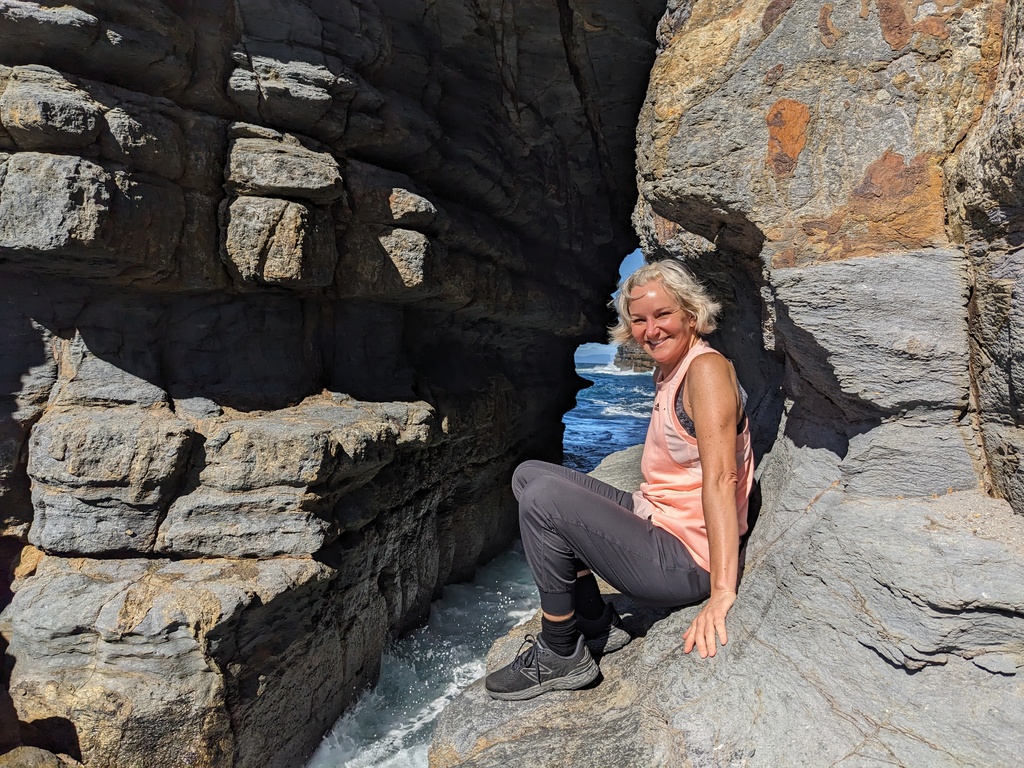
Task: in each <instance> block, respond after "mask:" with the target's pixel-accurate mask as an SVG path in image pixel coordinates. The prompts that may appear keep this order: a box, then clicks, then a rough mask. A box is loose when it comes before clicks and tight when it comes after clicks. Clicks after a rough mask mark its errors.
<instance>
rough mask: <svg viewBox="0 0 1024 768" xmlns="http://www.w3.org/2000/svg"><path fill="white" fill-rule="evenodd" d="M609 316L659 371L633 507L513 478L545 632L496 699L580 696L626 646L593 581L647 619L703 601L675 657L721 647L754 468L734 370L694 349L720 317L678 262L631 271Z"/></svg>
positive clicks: (604, 493) (539, 475)
mask: <svg viewBox="0 0 1024 768" xmlns="http://www.w3.org/2000/svg"><path fill="white" fill-rule="evenodd" d="M615 306H616V308H617V310H618V313H619V321H618V324H617V325H615V326H614V327H613V328H612V331H611V335H612V338H613V339H614V340H615V341H619V342H622V341H625V340H627V339H629V338H630V337H632V338H633V339H635V340H636V342H637V343H638V344H639V345H640V346H641V347H642V348H643V349H644V351H645V352H646V353H647V354H648V355H650V356H651V357H652V358H653V359H654V363H655V376H654V379H655V386H656V393H655V400H654V411H653V413H652V415H651V423H650V426H649V427H648V431H647V441H646V443H645V444H644V453H643V460H642V462H641V468H642V470H643V475H644V483H643V484H642V485H641V486H640V490H639V491H637V492H636V493H635V494H632V495H631V494H628V493H625V492H623V491H619V490H618V489H616V488H614V487H612V486H610V485H608V484H606V483H602V482H601V481H599V480H595V479H594V478H592V477H590V476H588V475H584V474H582V473H580V472H576V471H574V470H571V469H566V468H564V467H560V466H557V465H554V464H548V463H546V462H540V461H527V462H525V463H524V464H521V465H520V466H519V468H518V469H516V472H515V475H514V476H513V479H512V488H513V491H514V492H515V494H516V498H517V499H518V500H519V519H520V528H521V532H522V537H523V546H524V549H525V551H526V558H527V561H528V562H529V564H530V569H531V570H532V572H533V577H534V580H535V581H536V582H537V587H538V589H539V591H540V599H541V612H542V614H541V627H542V629H541V633H540V636H539V637H538V638H536V639H533V638H530V637H528V638H527V643H528V644H529V647H528V648H527V649H526V650H525V651H524V652H523V653H521V654H520V655H519V656H518V657H517V658H516V659H515V660H514V661H513V662H512V663H511V664H509V665H508V666H506V667H503V668H502V669H499V670H498V671H496V672H494V673H492V674H490V675H488V676H487V680H486V688H487V691H488V693H489V694H490V695H491V696H492V697H493V698H497V699H506V700H522V699H530V698H533V697H534V696H537V695H539V694H541V693H544V692H545V691H550V690H574V689H576V688H582V687H583V686H585V685H587V684H588V683H590V682H592V681H593V680H594V679H595V678H596V677H597V676H598V674H599V673H598V668H597V664H596V663H595V662H594V659H593V654H594V653H597V654H603V653H610V652H612V651H615V650H618V649H619V648H621V647H623V646H624V645H625V644H626V643H628V642H629V641H630V640H631V639H632V638H631V637H630V635H629V633H628V632H626V631H625V629H624V628H623V627H622V623H621V620H620V619H619V616H618V614H617V613H616V612H615V610H614V608H613V607H612V606H611V605H610V604H606V603H605V602H604V600H603V599H602V597H601V594H600V591H599V590H598V586H597V580H596V579H595V577H594V574H595V573H596V574H598V575H600V576H601V577H602V578H603V579H605V580H606V581H607V582H609V583H610V584H612V585H613V586H614V587H616V588H617V589H618V590H619V591H621V592H622V593H623V594H626V595H629V596H630V597H633V598H635V599H636V600H638V601H640V602H643V603H647V604H649V605H653V606H656V607H665V608H671V607H677V606H683V605H691V604H693V603H698V602H700V601H702V600H705V599H707V602H706V603H705V605H704V607H703V608H702V609H701V611H700V613H698V614H697V617H696V618H695V619H694V620H693V622H692V623H691V624H690V627H689V629H687V631H686V632H685V634H684V635H683V637H684V640H685V644H684V647H683V650H684V652H686V653H690V652H691V651H692V650H693V648H694V647H696V648H697V652H698V653H699V654H700V656H701V658H706V657H708V656H714V655H715V653H716V650H717V641H718V640H720V641H721V643H722V644H723V645H724V644H725V643H726V642H727V641H728V634H727V632H726V625H725V619H726V615H727V614H728V612H729V609H730V608H731V607H732V605H733V603H734V602H735V600H736V587H737V580H738V577H739V567H740V565H739V561H740V552H739V550H740V537H741V536H742V535H743V534H744V533H745V532H746V530H747V501H748V498H749V496H750V491H751V488H752V485H753V477H754V462H753V456H752V454H751V450H750V432H749V429H748V426H747V419H746V416H745V415H744V411H743V408H744V405H745V400H746V393H745V392H744V391H743V389H742V388H741V387H740V386H739V383H738V382H737V380H736V373H735V371H734V370H733V367H732V364H731V363H730V362H729V361H728V360H726V359H725V358H724V357H722V355H721V354H719V353H718V352H716V351H715V350H713V349H712V348H711V347H710V346H708V344H707V343H706V342H705V341H704V340H703V336H705V335H706V334H708V333H710V332H712V331H713V330H714V329H715V319H716V317H717V315H718V313H719V311H720V306H719V305H718V304H717V303H716V302H714V301H712V300H711V298H710V297H709V296H708V295H707V293H706V292H705V290H704V288H703V287H702V286H701V285H700V284H699V283H697V282H696V281H695V280H694V279H693V277H692V276H691V275H690V273H689V272H688V271H687V270H686V269H685V268H684V267H683V266H681V265H680V264H679V263H678V262H675V261H659V262H655V263H653V264H648V265H645V266H643V267H641V268H640V269H638V270H637V271H636V272H634V273H633V274H632V275H630V276H629V277H628V278H626V280H625V281H624V282H623V283H622V285H621V286H620V288H619V295H618V297H617V299H616V300H615ZM716 638H717V640H716Z"/></svg>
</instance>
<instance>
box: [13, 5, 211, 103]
mask: <svg viewBox="0 0 1024 768" xmlns="http://www.w3.org/2000/svg"><path fill="white" fill-rule="evenodd" d="M87 8H88V11H87V10H85V9H79V8H75V7H71V6H66V5H65V6H57V7H52V6H47V5H44V4H42V3H37V2H28V1H23V0H5V1H4V2H3V4H0V43H2V46H3V50H4V51H5V57H9V60H11V61H16V62H18V63H22V64H55V63H57V62H59V65H60V68H61V69H67V70H70V71H75V72H79V73H81V74H83V75H86V76H91V77H96V78H98V79H104V80H108V81H110V82H113V83H117V84H118V85H122V86H125V87H127V88H133V89H135V90H138V91H145V92H148V93H159V94H164V93H168V94H170V93H175V92H177V91H180V90H181V88H182V87H183V86H184V85H185V84H186V83H187V82H188V74H189V69H188V68H189V62H190V59H191V57H192V52H193V46H194V38H193V35H192V32H191V30H190V29H189V28H188V25H187V24H185V23H184V22H183V21H182V20H181V19H180V18H179V17H178V16H177V15H175V14H174V13H173V12H172V11H171V10H170V9H169V8H167V7H166V6H165V5H164V4H163V3H160V2H158V1H157V0H137V1H136V2H129V1H128V0H113V2H109V3H105V4H102V5H98V4H89V5H88V6H87Z"/></svg>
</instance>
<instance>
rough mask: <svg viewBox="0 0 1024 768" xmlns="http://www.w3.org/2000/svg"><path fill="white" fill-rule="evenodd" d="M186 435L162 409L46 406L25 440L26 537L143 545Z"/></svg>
mask: <svg viewBox="0 0 1024 768" xmlns="http://www.w3.org/2000/svg"><path fill="white" fill-rule="evenodd" d="M190 440H191V429H190V428H189V426H188V424H186V423H185V422H183V421H181V420H180V419H177V418H174V417H173V415H171V414H170V413H166V412H164V413H163V414H161V413H160V411H157V412H156V413H152V412H146V411H143V410H141V409H136V408H119V409H114V408H109V409H107V408H96V409H78V410H74V411H71V412H63V413H61V412H58V411H51V412H48V413H47V414H46V415H45V416H44V417H43V418H42V419H40V421H39V422H38V423H37V424H36V426H35V428H34V429H33V430H32V436H31V438H30V440H29V447H28V475H29V477H30V478H31V480H32V506H33V508H34V516H33V520H32V528H31V530H30V531H29V541H31V542H32V543H33V544H35V545H36V546H38V547H39V548H41V549H43V550H45V551H47V552H63V553H88V554H100V553H114V552H121V551H131V552H151V551H152V549H153V545H154V542H155V539H156V532H157V526H158V525H159V523H160V520H161V519H162V518H163V516H164V514H165V512H166V509H167V504H168V503H169V501H170V499H171V497H172V495H173V493H174V492H175V491H176V488H177V483H178V482H179V480H180V478H181V476H182V474H183V473H184V470H185V460H186V457H187V456H188V449H189V442H190Z"/></svg>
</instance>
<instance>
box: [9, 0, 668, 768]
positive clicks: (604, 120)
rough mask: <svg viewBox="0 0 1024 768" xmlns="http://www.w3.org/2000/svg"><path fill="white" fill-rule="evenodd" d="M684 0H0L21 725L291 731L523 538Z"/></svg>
mask: <svg viewBox="0 0 1024 768" xmlns="http://www.w3.org/2000/svg"><path fill="white" fill-rule="evenodd" d="M662 10H663V3H659V2H657V1H656V0H644V1H643V2H638V3H630V4H626V5H623V4H621V3H616V2H605V1H602V2H598V3H580V2H575V1H566V2H559V3H549V2H540V1H539V0H538V1H537V2H521V3H516V4H514V5H510V4H508V3H499V2H484V3H479V2H464V1H463V0H443V2H440V3H433V4H430V6H429V7H428V8H427V9H426V10H424V6H423V5H422V3H416V2H398V3H375V2H373V1H372V0H358V1H357V2H351V3H324V2H309V1H308V0H237V1H236V2H219V1H215V2H202V3H199V2H176V1H175V2H163V1H162V0H141V2H140V1H139V0H130V1H129V0H114V1H112V2H102V3H100V2H92V1H91V0H81V1H80V2H74V3H72V4H60V5H53V4H52V3H44V2H33V1H30V0H0V272H2V277H3V281H4V286H5V288H4V292H3V300H2V302H0V327H2V328H3V335H2V342H0V343H2V345H3V347H2V350H0V382H2V387H0V521H2V531H0V532H2V534H4V535H6V536H7V537H10V538H9V539H7V540H5V541H6V542H7V543H11V542H15V543H16V544H17V546H14V547H13V548H12V547H6V548H5V549H4V552H6V553H9V555H10V556H11V557H12V558H13V559H12V562H11V563H10V566H11V569H10V570H12V571H13V569H14V565H15V564H19V565H18V567H17V570H16V572H15V575H14V578H13V586H14V588H15V594H14V596H13V598H12V597H11V595H10V594H6V593H5V595H4V597H3V601H4V602H5V603H6V602H10V604H9V605H8V606H7V608H6V610H5V611H4V613H3V620H2V622H0V631H2V634H3V637H4V639H5V642H6V643H8V646H7V654H8V656H7V660H8V666H9V667H10V678H9V691H10V702H9V703H12V704H13V707H14V708H15V709H16V715H17V717H18V718H19V719H20V721H21V730H20V739H21V740H22V741H25V742H26V743H29V744H31V746H33V747H36V748H40V747H41V748H46V749H49V750H51V751H53V752H60V753H63V754H64V755H66V756H70V757H69V758H68V759H70V758H74V759H80V760H81V761H82V762H84V763H85V764H87V765H89V766H111V767H113V766H117V767H118V768H128V767H129V766H143V765H144V766H147V767H148V768H157V767H158V766H162V765H179V764H181V763H182V761H183V760H184V761H185V762H187V763H188V764H189V765H194V766H218V768H221V767H223V766H240V767H241V766H254V765H260V766H294V765H298V764H300V763H301V762H302V760H303V759H304V757H305V756H307V755H308V754H309V753H311V751H312V749H313V748H314V747H315V745H316V743H317V741H318V740H319V738H320V736H321V735H322V734H323V732H324V731H325V730H326V729H327V727H328V726H329V725H330V723H331V722H332V721H333V720H334V719H335V718H336V717H337V716H338V714H339V713H340V712H341V711H342V709H343V708H344V707H345V706H346V704H347V703H349V702H350V701H352V699H353V697H354V696H355V695H356V694H357V693H358V692H359V691H360V690H361V689H363V688H364V687H365V686H366V685H367V684H369V683H371V682H372V681H373V679H374V678H375V676H376V671H377V666H378V663H379V655H380V650H381V647H382V645H383V643H384V641H385V639H386V638H387V636H388V635H389V633H393V632H398V631H401V630H402V629H404V628H406V627H409V626H411V625H412V624H414V623H415V622H417V621H418V620H419V619H421V618H422V617H423V615H424V614H425V612H426V610H427V607H428V604H429V601H430V599H431V598H432V597H433V596H434V595H436V594H437V592H438V591H439V590H440V588H441V587H442V586H443V585H444V584H445V583H447V582H449V581H451V580H455V579H462V578H465V577H467V576H468V575H470V574H471V573H472V571H473V569H474V568H475V566H476V564H477V563H478V562H480V561H481V560H483V559H485V558H487V557H489V556H491V555H493V554H495V553H496V552H497V551H500V549H501V548H502V547H503V546H504V545H505V544H506V543H507V542H508V541H509V540H510V539H511V537H512V536H513V535H514V533H515V518H514V515H513V513H512V508H511V504H510V501H511V499H510V494H509V492H508V490H507V480H508V476H509V475H510V471H511V469H512V467H513V466H514V465H515V464H516V463H517V462H518V461H519V460H520V459H522V458H526V457H528V456H547V457H548V458H557V456H558V453H559V439H560V425H559V417H560V415H561V414H562V413H563V412H564V411H565V410H566V409H567V408H568V407H570V406H571V404H572V400H573V395H574V393H575V391H576V389H577V387H578V386H579V385H578V379H577V378H576V377H575V374H574V371H573V365H572V351H573V350H574V348H575V346H576V345H577V344H578V343H581V342H583V341H597V340H603V336H604V326H605V325H606V322H607V318H606V315H605V311H604V303H605V301H606V291H607V289H608V287H609V286H611V284H612V282H613V280H614V275H615V269H616V265H617V263H618V261H619V260H620V259H621V257H622V255H623V254H625V253H626V252H628V251H629V250H630V249H632V248H633V247H634V246H635V243H636V237H635V234H634V232H633V231H632V230H631V228H630V227H629V215H630V210H631V209H632V207H633V205H634V202H635V184H634V182H633V179H634V168H635V165H634V157H635V153H634V145H635V139H634V135H635V134H634V127H635V120H636V114H637V112H638V111H639V108H640V105H641V101H642V98H643V83H644V82H645V81H646V78H647V74H648V72H649V70H650V66H651V63H652V61H653V57H654V52H655V50H654V32H655V27H656V24H657V19H658V17H659V16H660V14H661V12H662ZM579 254H586V259H581V258H580V257H579ZM19 550H20V554H19ZM11 553H13V554H11ZM5 565H6V564H5ZM7 570H8V569H5V573H6V571H7ZM5 701H6V699H5ZM0 703H3V702H0ZM8 708H9V707H8ZM4 738H5V739H7V740H8V741H10V740H11V739H13V740H14V741H18V738H19V737H17V734H15V736H14V737H10V738H8V736H5V737H4ZM5 744H7V741H5Z"/></svg>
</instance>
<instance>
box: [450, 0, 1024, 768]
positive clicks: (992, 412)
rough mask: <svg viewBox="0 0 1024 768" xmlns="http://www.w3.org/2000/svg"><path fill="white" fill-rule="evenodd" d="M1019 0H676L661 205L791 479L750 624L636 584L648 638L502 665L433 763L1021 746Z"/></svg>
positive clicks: (654, 156) (652, 203)
mask: <svg viewBox="0 0 1024 768" xmlns="http://www.w3.org/2000/svg"><path fill="white" fill-rule="evenodd" d="M1022 14H1024V3H1021V2H1019V1H1017V0H1011V1H1010V2H1006V3H1003V2H997V1H996V2H980V3H961V2H951V3H940V4H931V3H916V2H915V3H911V2H906V3H904V2H883V1H882V0H879V1H878V2H877V3H872V2H864V3H860V4H856V3H854V4H841V3H835V4H833V3H820V2H803V0H771V1H770V2H769V1H768V0H762V1H761V2H754V3H734V2H728V1H727V0H695V1H694V2H689V1H687V0H681V1H680V2H670V3H669V5H668V9H667V11H666V14H665V16H664V17H663V19H662V21H661V23H660V26H659V55H658V58H657V60H656V62H655V65H654V68H653V71H652V74H651V80H650V85H649V90H648V95H647V100H646V102H645V105H644V109H643V111H642V113H641V118H640V125H639V128H638V143H639V152H638V154H639V160H638V172H639V173H638V179H639V184H640V195H641V196H640V201H639V203H638V205H637V208H636V211H635V214H634V222H635V224H636V227H637V230H638V232H639V233H640V236H641V241H642V246H643V248H644V251H645V253H646V255H647V256H648V258H666V257H671V258H678V259H682V260H683V261H685V262H686V263H687V264H689V265H690V266H691V267H692V268H693V270H694V271H695V272H696V273H697V274H698V275H700V276H701V277H703V278H704V279H705V280H706V281H707V282H709V283H710V284H711V285H712V287H713V289H714V290H715V292H716V293H717V294H718V295H719V296H720V297H721V298H722V299H723V303H724V304H725V322H724V323H723V325H722V328H721V332H720V333H719V334H717V335H716V338H715V339H714V343H716V344H718V345H720V346H721V347H722V348H723V349H725V351H726V353H727V354H729V355H730V356H731V357H732V358H733V359H734V361H735V362H736V365H737V369H738V371H739V375H740V378H741V380H742V381H743V383H744V385H745V386H746V387H747V389H748V391H749V392H750V394H751V401H750V403H749V407H750V411H751V419H752V423H753V426H754V428H755V443H756V445H757V446H758V452H759V453H763V454H764V455H763V458H762V460H761V463H760V468H759V477H760V484H761V488H762V491H763V495H764V507H763V511H762V513H761V519H760V522H759V523H758V526H757V528H756V529H755V531H754V534H753V536H752V538H751V541H750V552H749V553H748V554H749V556H748V567H747V571H746V573H745V576H744V579H743V583H742V587H741V590H740V595H739V601H738V602H737V604H736V606H735V608H734V609H733V611H732V613H731V614H730V626H729V644H728V646H726V647H725V648H724V649H723V650H722V652H721V653H720V654H719V655H718V656H717V657H716V658H715V659H714V660H711V661H701V660H699V659H697V658H694V657H687V656H685V655H684V654H683V653H682V639H681V635H682V632H683V631H684V630H685V628H686V627H687V626H688V624H689V621H690V620H691V618H692V616H693V615H694V614H695V612H696V610H697V609H696V608H690V609H685V610H683V611H680V612H678V613H675V614H673V615H671V616H669V617H667V618H666V617H664V616H654V615H651V614H649V613H645V612H643V611H642V610H640V609H639V608H638V607H636V606H629V605H627V604H624V605H623V607H624V608H625V609H628V610H630V611H631V612H632V613H633V614H634V616H633V626H634V628H635V629H636V630H637V631H638V632H639V634H640V635H641V636H642V639H641V640H640V641H638V642H637V643H635V644H634V645H632V646H629V647H627V648H626V649H625V650H623V651H621V652H619V653H618V654H616V655H615V656H612V657H610V658H608V659H607V660H605V661H603V662H602V670H603V673H604V677H605V679H604V681H603V682H602V683H601V684H600V685H599V686H598V687H597V688H595V689H593V690H590V691H582V692H578V693H564V694H557V695H554V696H545V697H542V698H541V699H539V700H538V701H537V702H535V703H529V704H525V705H517V706H516V707H515V708H512V707H509V706H507V705H499V703H496V702H490V701H489V700H487V699H486V695H485V692H484V691H483V689H482V686H480V685H476V686H474V687H473V688H471V689H470V690H469V691H468V692H467V694H466V697H465V698H464V699H463V700H460V701H459V702H457V703H456V704H455V705H454V706H453V708H452V711H451V712H449V713H446V715H445V718H444V721H443V723H442V725H441V726H440V728H439V731H438V735H437V737H436V738H435V742H434V747H433V752H432V754H433V764H434V765H437V766H443V765H462V766H469V765H472V766H477V767H478V768H483V767H484V766H490V765H498V764H505V763H507V762H508V761H509V760H510V759H520V760H522V759H526V758H528V757H529V756H530V755H534V754H536V755H543V756H544V760H549V761H550V762H551V764H580V765H582V764H606V763H612V762H614V763H615V764H617V765H635V766H641V765H643V766H649V765H659V766H669V765H691V764H692V765H749V766H775V765H868V764H878V763H885V764H892V765H905V766H923V765H928V766H947V765H948V766H963V765H1012V764H1013V763H1014V760H1015V758H1014V757H1013V755H1015V754H1016V747H1015V745H1014V743H1013V741H1012V740H1013V736H1012V734H1016V733H1020V732H1021V729H1022V728H1024V682H1022V681H1024V676H1022V675H1021V674H1020V671H1021V669H1022V667H1024V644H1022V643H1021V640H1020V638H1021V637H1024V594H1022V592H1021V589H1020V579H1021V575H1022V574H1024V527H1022V525H1021V517H1020V514H1021V513H1024V502H1022V501H1021V498H1022V497H1021V492H1020V487H1021V486H1020V478H1021V474H1020V468H1019V461H1018V458H1019V445H1020V443H1021V439H1020V428H1021V425H1020V415H1019V411H1018V406H1017V388H1018V384H1017V382H1018V381H1019V379H1020V370H1019V368H1020V362H1021V359H1022V350H1024V347H1022V346H1021V341H1020V334H1018V333H1016V332H1015V329H1017V328H1018V327H1019V324H1020V318H1021V312H1022V309H1021V308H1022V306H1024V304H1022V302H1021V299H1020V296H1019V285H1020V277H1021V270H1020V266H1021V264H1020V256H1021V253H1022V251H1021V245H1022V239H1021V232H1022V229H1021V225H1022V221H1024V219H1022V217H1021V211H1022V210H1024V208H1022V201H1024V176H1022V175H1021V168H1022V167H1024V166H1022V162H1024V138H1022V136H1021V133H1020V126H1021V121H1020V115H1021V110H1020V96H1019V93H1018V91H1019V80H1020V76H1021V67H1022V62H1024V38H1022V37H1021V29H1022V28H1024V26H1022V22H1024V15H1022ZM1014 513H1017V514H1014ZM655 619H663V620H660V621H657V622H655ZM513 645H514V643H509V644H506V645H504V646H502V647H501V648H500V649H496V653H500V659H499V658H498V657H495V658H493V659H492V660H491V663H492V664H498V663H504V662H507V660H508V658H509V657H510V656H511V655H512V653H514V647H513ZM471 710H472V711H473V712H474V716H473V719H472V721H471V722H472V725H471V726H470V727H467V726H465V725H463V723H466V722H467V721H469V712H470V711H471ZM513 710H514V711H513Z"/></svg>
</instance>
